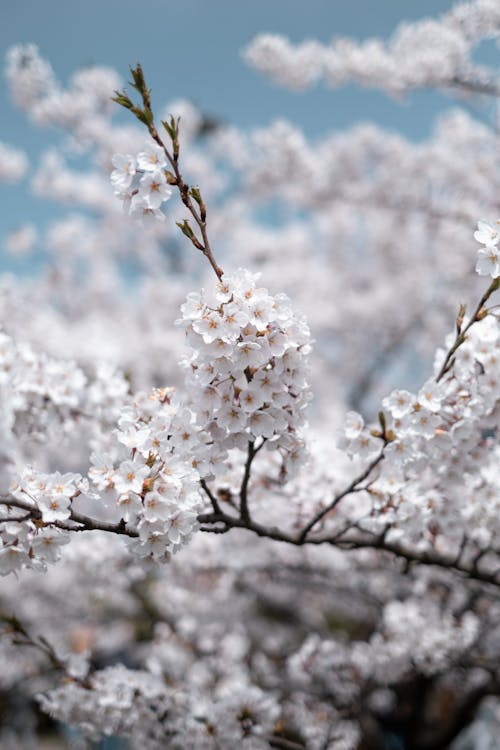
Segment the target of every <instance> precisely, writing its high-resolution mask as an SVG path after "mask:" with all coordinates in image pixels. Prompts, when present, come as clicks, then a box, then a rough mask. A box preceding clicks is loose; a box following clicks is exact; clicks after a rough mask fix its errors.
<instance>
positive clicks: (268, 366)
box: [177, 269, 311, 477]
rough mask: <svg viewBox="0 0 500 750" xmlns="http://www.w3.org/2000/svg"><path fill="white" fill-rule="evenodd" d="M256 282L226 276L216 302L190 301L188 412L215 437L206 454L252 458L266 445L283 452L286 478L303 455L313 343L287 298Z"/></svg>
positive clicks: (245, 275)
mask: <svg viewBox="0 0 500 750" xmlns="http://www.w3.org/2000/svg"><path fill="white" fill-rule="evenodd" d="M257 279H258V275H255V274H252V273H250V272H249V271H246V270H244V269H239V270H238V271H236V272H235V273H233V274H228V275H224V276H223V278H222V281H221V282H219V283H217V287H216V290H215V295H213V298H212V299H211V298H210V296H209V295H208V294H207V293H205V291H202V292H201V293H192V294H189V295H188V298H187V301H186V302H185V303H184V305H182V307H181V311H182V319H181V320H179V321H177V322H178V324H179V325H181V326H183V327H184V328H185V331H186V338H187V342H188V344H189V345H190V347H191V352H190V355H189V356H188V357H187V358H186V359H185V361H184V366H185V367H186V368H187V370H188V377H187V387H188V389H189V394H190V397H191V403H190V407H191V409H192V411H193V412H194V414H195V420H196V424H197V426H198V428H201V429H203V430H204V431H206V433H207V435H208V436H209V440H208V443H207V447H208V448H210V446H213V445H217V446H218V449H219V451H220V449H222V450H223V451H227V450H228V449H232V448H240V449H241V450H244V451H246V450H247V448H248V444H249V443H251V444H255V442H256V441H259V442H260V441H266V442H267V447H268V448H269V449H273V450H278V451H280V452H281V453H282V456H283V466H282V475H283V477H285V476H287V475H288V474H289V473H290V472H291V470H293V468H294V467H295V466H298V465H299V464H300V462H301V460H302V458H303V456H304V451H303V440H302V438H301V429H302V427H303V426H304V412H305V409H306V407H307V405H308V403H309V401H310V399H311V392H310V388H309V383H308V355H309V353H310V351H311V338H310V333H309V328H308V326H307V323H306V321H305V319H304V318H301V317H298V316H297V315H295V314H294V312H293V311H292V308H291V305H290V301H289V299H288V298H287V297H286V296H285V295H282V294H279V295H275V296H273V295H271V294H270V293H269V292H268V290H267V289H264V288H262V287H258V286H257V283H256V282H257ZM211 450H213V448H211ZM201 458H202V460H203V458H204V457H203V455H202V456H201ZM207 458H208V462H209V466H207V465H206V460H205V461H204V463H205V467H204V468H201V467H199V470H200V473H201V474H202V475H203V476H204V475H206V472H207V471H208V472H209V473H217V468H216V466H217V462H214V461H213V460H212V458H211V456H210V455H208V457H207ZM216 458H217V457H216ZM219 460H220V457H219Z"/></svg>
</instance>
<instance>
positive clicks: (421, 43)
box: [245, 0, 500, 93]
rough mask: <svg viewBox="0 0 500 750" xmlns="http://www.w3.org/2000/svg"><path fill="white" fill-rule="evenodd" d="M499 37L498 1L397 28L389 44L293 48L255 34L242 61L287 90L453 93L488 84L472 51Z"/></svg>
mask: <svg viewBox="0 0 500 750" xmlns="http://www.w3.org/2000/svg"><path fill="white" fill-rule="evenodd" d="M499 34H500V12H499V10H498V3H497V2H496V0H476V2H474V3H462V4H460V5H457V6H456V7H454V8H452V9H451V10H450V11H449V12H447V13H445V14H443V15H442V16H441V17H440V18H439V19H438V20H434V19H431V18H424V19H422V20H418V21H414V22H413V23H404V24H401V25H400V26H399V27H398V28H397V29H396V31H395V32H394V34H393V35H392V37H391V38H390V39H389V40H388V41H387V42H383V41H381V40H379V39H376V38H370V39H366V40H363V41H361V42H360V41H358V40H356V39H351V38H338V37H337V38H334V39H333V40H332V42H331V43H330V44H321V43H320V42H317V41H313V40H307V41H304V42H302V43H299V44H294V43H291V42H290V41H289V40H288V39H287V38H286V37H283V36H280V35H279V34H259V35H258V36H257V37H256V38H255V39H254V40H253V41H252V42H251V43H250V45H249V46H248V47H247V49H246V50H245V59H246V60H247V62H249V63H250V65H252V66H253V67H254V68H256V69H257V70H259V71H260V72H261V73H263V74H264V75H267V76H269V77H270V78H272V79H273V80H274V81H276V82H277V83H279V84H280V85H282V86H286V87H288V88H291V89H306V88H309V87H311V86H313V85H314V84H316V83H317V82H318V80H320V79H321V78H323V79H324V80H325V81H326V83H327V84H328V85H329V86H331V87H336V86H342V85H346V84H347V83H350V82H351V81H357V82H359V83H361V84H362V85H365V86H377V87H380V88H383V89H385V90H387V91H389V92H391V93H399V92H402V91H406V90H408V89H413V88H417V87H423V86H435V87H440V86H444V87H453V86H454V85H457V84H460V81H461V80H464V81H471V82H475V81H477V82H479V83H482V84H488V83H490V81H489V78H488V76H487V71H486V70H485V69H484V67H482V66H480V65H478V64H477V63H476V61H475V60H474V58H473V51H474V48H475V46H476V45H477V44H478V41H480V40H481V38H484V37H486V38H488V37H489V38H495V37H498V36H499Z"/></svg>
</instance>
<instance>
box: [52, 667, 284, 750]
mask: <svg viewBox="0 0 500 750" xmlns="http://www.w3.org/2000/svg"><path fill="white" fill-rule="evenodd" d="M40 703H41V706H42V709H43V710H44V711H45V712H46V713H48V714H49V715H51V716H53V717H55V718H57V719H59V720H62V721H64V722H66V723H68V724H71V725H72V726H75V727H78V728H79V729H80V730H81V731H82V732H83V734H84V736H85V737H86V738H88V739H93V740H98V739H100V738H101V737H102V736H116V735H118V736H121V737H125V738H128V739H130V740H132V741H133V746H134V747H146V748H148V750H161V748H164V747H166V746H168V747H169V748H171V750H183V748H186V747H203V748H206V749H207V750H217V748H221V747H234V746H235V745H238V746H239V747H243V748H247V750H265V748H268V747H269V737H270V736H271V734H272V731H273V727H274V724H275V722H276V720H277V719H278V717H279V713H280V711H279V706H278V705H277V703H276V701H275V700H274V699H273V696H272V695H266V694H265V693H264V692H263V691H262V690H261V689H259V688H258V687H257V686H255V685H249V684H245V683H243V684H242V683H240V682H239V681H238V680H233V681H232V684H231V683H229V684H227V683H226V684H223V685H221V686H219V688H218V689H216V690H215V691H214V694H213V695H212V696H211V697H210V698H208V696H205V695H203V694H200V693H199V691H193V692H191V693H189V692H188V691H187V690H182V689H178V688H172V687H169V686H168V685H167V684H166V683H165V681H164V679H163V678H162V676H161V675H157V674H152V673H151V672H148V671H145V670H143V671H139V670H131V669H127V668H126V667H124V666H122V665H118V666H114V667H108V668H107V669H103V670H101V671H99V672H96V673H94V674H93V675H92V677H91V678H90V680H89V685H88V686H86V687H82V686H81V685H79V684H77V683H73V684H72V685H69V686H65V687H61V688H57V689H55V690H51V691H50V692H48V693H47V694H45V695H42V696H40ZM165 743H168V745H166V744H165Z"/></svg>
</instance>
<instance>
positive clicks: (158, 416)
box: [89, 389, 202, 560]
mask: <svg viewBox="0 0 500 750" xmlns="http://www.w3.org/2000/svg"><path fill="white" fill-rule="evenodd" d="M171 396H172V393H171V391H168V390H166V389H163V390H156V391H154V392H153V393H152V394H151V395H149V396H148V395H146V394H139V395H138V396H136V398H135V400H134V402H133V403H132V404H130V405H129V406H128V407H125V408H124V410H123V412H122V414H121V416H120V419H119V420H118V428H117V429H116V430H115V431H114V432H113V433H112V435H111V436H110V437H109V438H108V441H107V443H108V444H107V445H106V439H104V443H105V446H104V448H105V449H104V450H102V451H99V452H94V453H93V455H92V466H91V468H90V470H89V478H90V479H91V481H92V483H93V485H94V486H95V487H96V489H97V490H98V491H99V492H100V493H101V495H102V499H103V502H104V504H105V506H108V507H110V508H111V512H112V513H113V515H114V516H115V517H116V516H118V518H119V519H120V520H121V521H123V522H125V523H126V524H127V527H128V529H129V531H131V532H132V533H134V532H135V533H136V534H137V535H138V540H133V541H132V542H131V546H132V550H133V551H134V552H135V553H136V554H138V555H139V556H140V557H152V558H154V559H156V560H167V559H168V557H169V554H170V553H171V552H176V551H177V550H178V549H180V548H181V546H183V545H184V544H186V543H187V542H188V541H189V539H190V537H191V535H192V533H193V531H195V530H196V528H197V520H196V518H197V513H198V512H199V511H200V510H201V507H202V506H201V502H200V496H199V477H198V473H197V472H196V471H195V470H194V469H193V467H192V465H191V460H190V456H189V448H187V450H186V446H185V442H186V441H185V440H184V434H185V430H186V428H185V427H184V426H183V424H182V420H181V423H180V422H179V417H178V416H177V412H178V409H177V407H176V406H174V405H173V404H172V402H171ZM181 413H182V414H183V415H184V412H181ZM186 418H187V419H189V416H187V417H186Z"/></svg>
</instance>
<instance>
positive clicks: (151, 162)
mask: <svg viewBox="0 0 500 750" xmlns="http://www.w3.org/2000/svg"><path fill="white" fill-rule="evenodd" d="M137 164H138V166H139V169H143V170H144V171H145V172H157V171H158V170H159V169H163V167H166V166H167V159H166V156H165V152H164V150H163V149H162V148H160V146H158V145H157V144H156V143H153V142H152V141H151V142H149V143H147V144H146V145H145V146H144V151H141V152H140V154H137Z"/></svg>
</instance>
